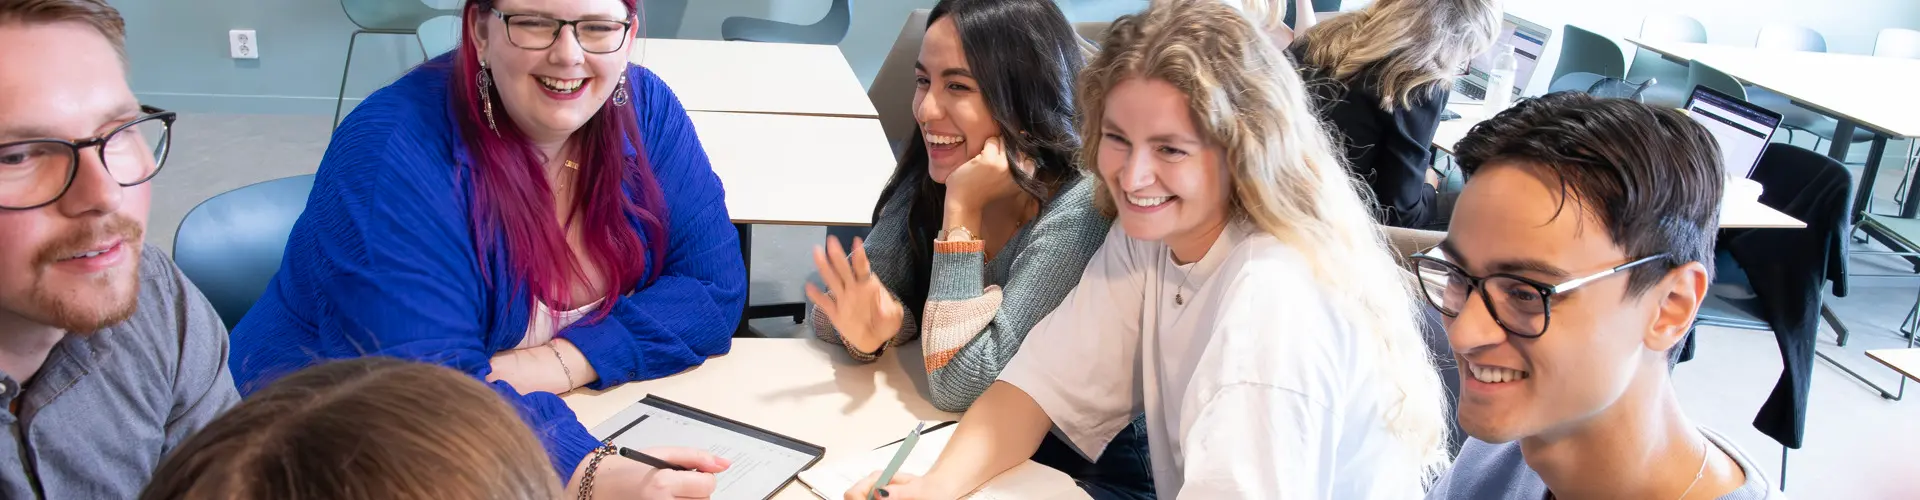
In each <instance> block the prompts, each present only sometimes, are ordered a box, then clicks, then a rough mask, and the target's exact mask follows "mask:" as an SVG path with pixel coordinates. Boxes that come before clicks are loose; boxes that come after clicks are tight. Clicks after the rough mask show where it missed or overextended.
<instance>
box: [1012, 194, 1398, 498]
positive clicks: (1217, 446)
mask: <svg viewBox="0 0 1920 500" xmlns="http://www.w3.org/2000/svg"><path fill="white" fill-rule="evenodd" d="M1311 273H1312V271H1311V269H1310V268H1309V267H1308V264H1307V263H1306V261H1305V259H1304V257H1302V256H1301V255H1300V254H1299V253H1297V252H1296V251H1295V250H1293V249H1292V248H1289V247H1287V246H1286V245H1284V244H1282V243H1280V241H1279V240H1277V239H1275V238H1273V237H1272V236H1271V235H1268V234H1266V233H1264V232H1260V231H1258V230H1257V229H1256V228H1255V227H1254V226H1253V225H1251V224H1250V223H1247V222H1234V223H1232V224H1230V225H1229V226H1228V228H1227V230H1226V231H1223V232H1222V233H1221V235H1220V238H1219V239H1218V240H1217V241H1215V242H1214V245H1213V247H1212V248H1210V249H1209V250H1208V251H1207V255H1206V257H1204V258H1202V259H1201V260H1200V261H1199V262H1195V263H1193V264H1191V265H1189V266H1176V265H1174V263H1173V259H1172V255H1171V253H1169V251H1168V249H1167V246H1166V245H1164V244H1161V243H1158V242H1146V241H1137V240H1133V239H1131V238H1128V237H1127V236H1126V234H1125V233H1124V232H1122V230H1121V228H1120V225H1118V224H1115V225H1114V227H1113V229H1112V231H1111V232H1110V233H1109V234H1108V235H1107V240H1106V242H1105V243H1104V244H1102V245H1101V247H1100V250H1099V251H1098V252H1096V253H1095V254H1094V256H1093V260H1092V261H1091V262H1089V263H1088V264H1087V269H1086V271H1085V273H1084V274H1083V275H1082V276H1081V278H1080V285H1079V286H1078V287H1075V288H1074V290H1073V292H1072V293H1070V294H1068V295H1067V298H1066V299H1065V300H1064V301H1063V302H1061V304H1060V307H1059V308H1057V309H1054V311H1053V313H1052V314H1050V315H1048V316H1047V317H1046V319H1044V320H1041V321H1040V324H1039V325H1037V326H1035V327H1034V328H1033V331H1032V332H1031V333H1029V334H1028V335H1027V339H1026V342H1025V343H1023V344H1022V345H1021V347H1020V352H1019V354H1017V355H1015V356H1014V358H1013V360H1012V361H1011V362H1009V363H1008V365H1007V368H1006V369H1005V370H1004V371H1002V372H1001V373H1000V380H1004V381H1006V382H1008V383H1010V384H1013V385H1014V386H1016V387H1019V388H1020V389H1021V390H1023V391H1025V392H1026V393H1027V394H1028V395H1030V396H1032V397H1033V399H1034V401H1036V402H1038V403H1039V404H1040V407H1041V408H1042V409H1044V410H1046V413H1047V415H1048V416H1049V417H1050V418H1052V419H1053V423H1054V426H1055V432H1056V433H1058V434H1059V435H1061V436H1062V437H1064V438H1065V439H1066V440H1067V441H1069V442H1071V443H1073V444H1074V446H1076V447H1078V448H1079V449H1080V450H1081V451H1082V453H1084V454H1086V455H1087V456H1089V457H1095V458H1097V457H1099V455H1100V453H1101V452H1102V451H1103V450H1105V449H1106V446H1107V444H1108V443H1109V442H1110V441H1112V440H1113V438H1114V436H1115V435H1117V434H1118V433H1119V431H1120V430H1121V429H1122V428H1124V427H1126V426H1127V424H1128V422H1129V421H1130V420H1131V417H1132V415H1133V414H1134V413H1136V412H1142V411H1144V412H1146V414H1147V428H1148V429H1147V438H1148V442H1149V448H1150V454H1151V457H1152V460H1153V476H1154V483H1155V486H1156V489H1157V490H1158V494H1159V497H1160V498H1164V499H1169V500H1171V499H1193V498H1208V499H1211V498H1338V499H1343V500H1344V499H1372V498H1394V499H1399V498H1419V497H1420V496H1421V494H1422V489H1421V479H1422V472H1421V470H1420V466H1419V465H1418V463H1417V458H1416V457H1415V456H1414V455H1413V454H1411V453H1408V452H1406V451H1404V450H1405V447H1403V446H1401V445H1400V444H1399V443H1398V442H1396V441H1395V439H1394V437H1393V435H1392V434H1391V433H1390V432H1388V430H1387V427H1386V417H1385V415H1386V413H1387V411H1388V409H1389V408H1391V404H1392V403H1394V402H1395V400H1392V399H1389V395H1388V393H1389V392H1390V391H1392V389H1391V388H1383V387H1382V386H1381V384H1384V382H1383V381H1381V380H1380V379H1379V378H1378V377H1377V375H1376V374H1375V370H1374V366H1376V365H1377V364H1378V363H1379V362H1378V361H1377V360H1378V358H1379V354H1378V353H1379V352H1380V351H1381V350H1382V349H1381V348H1379V347H1374V346H1375V344H1377V342H1374V341H1371V340H1369V339H1365V338H1360V337H1358V336H1356V334H1355V333H1354V332H1353V331H1352V330H1351V327H1350V326H1349V324H1348V323H1346V322H1344V321H1340V320H1339V318H1337V317H1336V316H1335V313H1334V311H1333V308H1332V305H1331V304H1330V303H1329V302H1328V301H1327V300H1326V299H1325V298H1324V297H1323V296H1322V290H1321V289H1320V287H1319V286H1318V285H1316V284H1315V283H1316V282H1315V281H1314V280H1313V278H1312V274H1311ZM1175 294H1179V295H1180V296H1181V298H1182V301H1183V302H1185V304H1175V298H1174V296H1175ZM1395 394H1397V393H1395Z"/></svg>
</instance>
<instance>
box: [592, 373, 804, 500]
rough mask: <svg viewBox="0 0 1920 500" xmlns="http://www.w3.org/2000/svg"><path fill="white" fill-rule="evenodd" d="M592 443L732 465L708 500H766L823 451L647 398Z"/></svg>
mask: <svg viewBox="0 0 1920 500" xmlns="http://www.w3.org/2000/svg"><path fill="white" fill-rule="evenodd" d="M592 434H593V436H594V438H596V439H600V440H609V439H611V440H613V443H614V444H615V445H618V446H626V447H628V448H634V449H645V448H651V447H656V446H681V447H688V448H696V449H704V450H707V451H709V452H712V453H714V454H716V455H720V456H722V457H726V458H727V459H728V460H730V461H732V462H733V466H732V467H729V468H728V469H727V471H725V472H721V473H720V474H718V475H717V476H716V481H715V483H716V488H715V491H714V495H713V499H714V500H766V499H769V498H772V497H773V495H775V494H777V493H779V492H780V490H782V489H784V488H786V487H787V486H788V485H790V484H792V483H793V481H794V480H795V479H796V478H797V477H798V474H799V473H800V471H803V470H806V469H809V468H812V467H813V465H814V464H815V463H818V462H819V461H820V458H821V457H823V456H825V455H826V453H827V449H826V447H824V446H820V445H817V444H813V443H808V442H806V441H802V440H799V439H795V438H793V437H791V436H787V435H784V434H780V433H777V432H773V431H769V430H766V429H762V428H759V427H755V426H752V425H748V424H746V423H743V422H740V421H738V420H734V419H731V418H727V417H723V416H720V415H715V414H713V413H709V412H707V411H705V410H701V409H698V408H694V407H691V406H687V405H685V404H681V403H678V402H675V401H672V400H669V399H666V398H662V397H659V396H653V395H648V396H647V397H645V398H642V399H641V400H640V401H638V402H635V403H634V404H633V405H631V406H628V407H627V408H626V409H624V410H621V411H620V413H617V414H615V415H614V416H613V418H609V419H607V421H606V422H604V423H601V424H600V425H599V426H596V427H594V428H593V429H592Z"/></svg>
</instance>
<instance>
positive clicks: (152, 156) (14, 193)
mask: <svg viewBox="0 0 1920 500" xmlns="http://www.w3.org/2000/svg"><path fill="white" fill-rule="evenodd" d="M140 112H141V113H144V114H143V115H141V116H140V117H139V118H134V119H133V121H129V122H127V123H126V124H124V125H121V126H119V127H115V128H114V129H113V131H111V132H107V133H106V134H105V135H102V136H99V137H94V138H91V139H78V140H74V141H67V140H62V139H33V140H26V141H18V142H9V143H4V144H0V210H31V209H35V208H40V207H44V206H47V205H50V204H52V203H53V202H55V201H58V200H59V199H60V197H61V196H65V195H66V194H67V190H68V189H71V188H72V187H73V180H74V178H76V177H79V172H80V150H82V149H87V148H98V149H99V151H98V153H99V155H100V164H101V165H102V166H104V167H106V169H107V174H108V175H110V176H112V177H113V181H114V182H115V183H118V184H119V185H120V186H121V187H133V186H138V185H140V184H141V183H143V182H147V181H148V180H151V179H153V176H154V174H158V173H160V167H161V166H162V165H164V164H165V163H166V162H167V152H168V150H170V149H172V148H171V146H172V144H173V120H174V118H175V116H176V115H174V113H173V112H172V111H166V110H162V109H160V108H155V107H152V106H141V107H140Z"/></svg>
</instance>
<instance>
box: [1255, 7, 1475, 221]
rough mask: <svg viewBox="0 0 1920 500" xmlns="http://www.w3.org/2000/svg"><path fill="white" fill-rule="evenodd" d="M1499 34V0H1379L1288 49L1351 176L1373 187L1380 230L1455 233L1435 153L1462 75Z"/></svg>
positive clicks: (1309, 32)
mask: <svg viewBox="0 0 1920 500" xmlns="http://www.w3.org/2000/svg"><path fill="white" fill-rule="evenodd" d="M1499 29H1500V5H1499V1H1498V0H1378V1H1375V2H1373V4H1371V5H1368V6H1367V7H1366V8H1363V9H1360V10H1357V11H1353V12H1349V13H1346V14H1342V15H1340V16H1339V17H1335V18H1333V19H1332V20H1329V21H1327V22H1326V23H1322V24H1320V25H1319V26H1316V27H1314V28H1313V29H1311V30H1307V31H1305V32H1304V33H1302V34H1301V35H1300V37H1299V38H1298V39H1296V40H1295V41H1294V42H1293V45H1292V47H1290V48H1288V49H1287V50H1288V52H1289V53H1290V55H1292V57H1293V58H1294V60H1295V61H1296V62H1298V63H1299V70H1300V77H1301V78H1303V79H1305V80H1306V81H1307V88H1308V89H1309V90H1311V91H1312V92H1313V97H1314V107H1315V108H1316V110H1318V112H1319V114H1320V115H1321V117H1322V118H1324V119H1326V121H1327V123H1328V125H1331V128H1332V130H1333V132H1334V136H1335V137H1336V138H1338V139H1340V142H1341V143H1342V145H1343V146H1344V149H1345V153H1346V158H1347V163H1348V168H1349V169H1351V170H1352V171H1353V174H1354V175H1357V176H1360V177H1361V178H1363V179H1365V180H1366V186H1367V187H1368V188H1370V191H1371V192H1372V195H1373V196H1372V198H1373V199H1374V219H1375V220H1376V221H1378V222H1379V223H1381V224H1386V225H1389V226H1395V227H1410V228H1439V229H1445V227H1446V219H1447V215H1448V213H1449V212H1451V211H1452V208H1453V207H1452V202H1451V198H1450V197H1443V196H1440V194H1439V187H1440V185H1441V182H1440V178H1439V176H1438V175H1437V174H1436V173H1435V172H1434V170H1433V169H1432V168H1429V165H1431V164H1432V157H1431V156H1430V155H1429V154H1428V152H1429V151H1428V150H1429V149H1431V146H1430V143H1432V142H1433V134H1434V132H1435V131H1436V130H1438V129H1439V127H1440V115H1441V114H1442V112H1443V111H1445V110H1446V108H1447V97H1448V95H1449V93H1450V92H1451V91H1452V89H1453V77H1454V75H1455V74H1456V73H1458V72H1459V71H1460V69H1461V68H1462V67H1464V66H1465V65H1466V64H1467V61H1468V60H1470V59H1473V57H1474V56H1475V55H1479V54H1480V53H1483V52H1486V51H1487V49H1489V48H1491V47H1492V46H1493V42H1494V37H1495V35H1498V34H1499Z"/></svg>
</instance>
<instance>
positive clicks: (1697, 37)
mask: <svg viewBox="0 0 1920 500" xmlns="http://www.w3.org/2000/svg"><path fill="white" fill-rule="evenodd" d="M1640 40H1642V41H1649V42H1681V43H1707V27H1706V26H1704V25H1701V24H1700V21H1699V20H1696V19H1694V18H1691V17H1687V16H1679V15H1672V16H1647V18H1646V20H1644V21H1641V23H1640ZM1627 79H1628V80H1633V81H1639V82H1644V81H1647V80H1649V79H1652V80H1653V81H1654V84H1653V86H1652V87H1648V88H1647V89H1646V91H1644V92H1643V93H1642V94H1641V97H1642V98H1643V99H1645V102H1646V103H1647V104H1653V105H1657V106H1661V107H1668V108H1678V107H1681V106H1684V105H1686V103H1687V97H1688V96H1691V95H1692V94H1693V89H1692V88H1690V87H1684V85H1685V84H1686V82H1687V65H1686V63H1680V62H1674V61H1669V60H1667V59H1666V58H1664V57H1661V56H1660V54H1658V53H1655V52H1653V51H1650V50H1647V49H1644V48H1639V47H1635V48H1634V53H1633V65H1632V66H1629V67H1628V68H1627Z"/></svg>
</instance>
